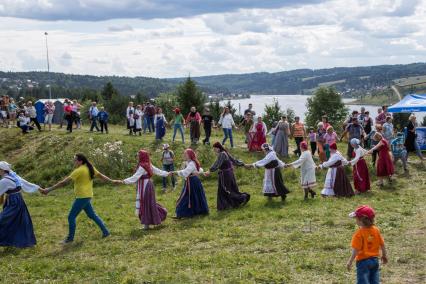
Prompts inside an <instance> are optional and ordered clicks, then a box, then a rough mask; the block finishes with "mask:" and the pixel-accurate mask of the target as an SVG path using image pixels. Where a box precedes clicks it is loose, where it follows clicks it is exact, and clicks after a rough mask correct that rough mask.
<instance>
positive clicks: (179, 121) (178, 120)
mask: <svg viewBox="0 0 426 284" xmlns="http://www.w3.org/2000/svg"><path fill="white" fill-rule="evenodd" d="M174 112H175V119H174V124H173V139H172V141H173V142H175V138H176V132H177V131H178V130H179V132H180V135H181V137H182V143H184V144H185V135H184V129H183V126H184V125H185V118H184V117H183V115H182V113H181V112H180V109H179V108H175V110H174Z"/></svg>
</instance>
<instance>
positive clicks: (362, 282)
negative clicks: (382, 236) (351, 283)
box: [356, 257, 380, 284]
mask: <svg viewBox="0 0 426 284" xmlns="http://www.w3.org/2000/svg"><path fill="white" fill-rule="evenodd" d="M356 283H357V284H378V283H380V272H379V259H378V258H377V257H371V258H367V259H363V260H360V261H358V262H357V263H356Z"/></svg>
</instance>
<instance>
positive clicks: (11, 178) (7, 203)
mask: <svg viewBox="0 0 426 284" xmlns="http://www.w3.org/2000/svg"><path fill="white" fill-rule="evenodd" d="M0 176H1V177H2V178H1V180H0V199H1V200H2V201H4V204H3V211H2V212H0V246H6V247H17V248H26V247H32V246H34V245H35V244H36V238H35V235H34V229H33V223H32V221H31V216H30V213H29V212H28V208H27V205H26V204H25V201H24V198H23V197H22V194H21V191H22V190H23V191H25V192H28V193H33V192H36V191H37V190H40V191H42V189H41V188H40V187H39V186H38V185H35V184H32V183H29V182H28V181H26V180H25V179H23V178H21V177H20V176H18V175H17V174H16V173H15V172H13V171H12V169H11V166H10V164H8V163H7V162H4V161H2V162H0ZM0 203H1V202H0Z"/></svg>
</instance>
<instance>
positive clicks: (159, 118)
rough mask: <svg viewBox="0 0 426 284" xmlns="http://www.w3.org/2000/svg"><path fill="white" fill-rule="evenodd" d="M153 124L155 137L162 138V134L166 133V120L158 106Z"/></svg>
mask: <svg viewBox="0 0 426 284" xmlns="http://www.w3.org/2000/svg"><path fill="white" fill-rule="evenodd" d="M154 124H155V139H156V140H162V139H163V137H164V135H166V124H167V120H166V117H165V116H164V114H163V110H162V109H161V108H158V110H157V114H156V115H155V117H154Z"/></svg>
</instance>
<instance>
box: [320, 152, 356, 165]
mask: <svg viewBox="0 0 426 284" xmlns="http://www.w3.org/2000/svg"><path fill="white" fill-rule="evenodd" d="M337 161H342V166H345V165H347V164H348V163H349V162H348V160H346V159H345V157H343V156H342V154H340V152H339V151H337V152H336V153H334V154H331V156H330V159H328V161H327V162H324V163H322V164H321V165H320V168H321V169H323V168H329V167H331V166H332V165H334V164H335V163H336V162H337Z"/></svg>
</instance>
